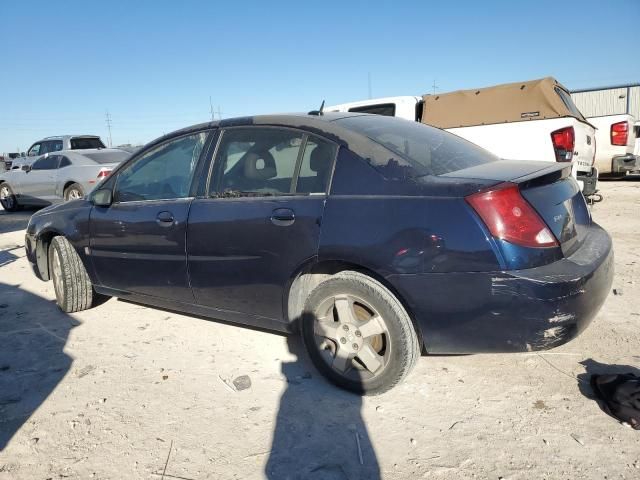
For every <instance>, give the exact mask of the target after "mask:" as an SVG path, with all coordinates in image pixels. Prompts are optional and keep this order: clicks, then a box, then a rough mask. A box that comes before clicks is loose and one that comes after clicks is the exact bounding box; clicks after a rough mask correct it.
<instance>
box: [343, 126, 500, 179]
mask: <svg viewBox="0 0 640 480" xmlns="http://www.w3.org/2000/svg"><path fill="white" fill-rule="evenodd" d="M335 122H336V123H337V124H339V125H341V126H343V127H345V128H348V129H350V130H352V131H354V132H357V133H360V134H361V135H364V136H366V137H368V138H369V139H371V140H373V141H374V142H376V143H378V144H380V145H382V146H383V147H385V148H386V149H387V150H388V151H390V152H392V153H393V154H395V155H396V156H397V157H396V158H384V159H369V163H371V165H372V166H373V167H374V168H375V169H377V170H378V171H380V172H381V173H382V174H383V175H384V176H386V177H387V178H399V177H404V176H408V177H422V176H427V175H444V174H446V173H450V172H455V171H457V170H462V169H465V168H469V167H474V166H476V165H481V164H484V163H489V162H494V161H497V160H499V158H498V157H496V156H495V155H493V154H492V153H489V152H488V151H486V150H485V149H483V148H480V147H478V146H477V145H474V144H473V143H471V142H468V141H467V140H464V139H462V138H460V137H458V136H457V135H453V134H452V133H449V132H445V131H444V130H440V129H438V128H434V127H430V126H428V125H425V124H422V123H417V122H412V121H407V120H401V119H397V118H387V117H383V116H368V115H362V116H357V117H345V118H341V119H338V120H335Z"/></svg>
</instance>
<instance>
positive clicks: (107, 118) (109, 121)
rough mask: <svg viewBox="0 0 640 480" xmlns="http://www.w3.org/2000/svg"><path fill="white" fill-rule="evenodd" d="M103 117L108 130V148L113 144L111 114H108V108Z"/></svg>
mask: <svg viewBox="0 0 640 480" xmlns="http://www.w3.org/2000/svg"><path fill="white" fill-rule="evenodd" d="M105 118H106V121H107V129H108V130H109V148H111V147H112V146H113V142H112V141H111V115H110V114H109V110H107V113H106V114H105Z"/></svg>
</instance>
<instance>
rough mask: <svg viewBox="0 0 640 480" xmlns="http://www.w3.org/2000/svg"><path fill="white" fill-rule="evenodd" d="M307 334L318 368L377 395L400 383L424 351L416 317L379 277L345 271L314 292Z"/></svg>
mask: <svg viewBox="0 0 640 480" xmlns="http://www.w3.org/2000/svg"><path fill="white" fill-rule="evenodd" d="M301 327H302V337H303V341H304V344H305V347H306V349H307V351H308V353H309V356H310V357H311V360H312V362H313V363H314V365H315V366H316V368H317V369H318V370H319V371H320V372H321V373H322V374H323V375H325V376H326V377H327V378H328V379H329V380H330V381H332V382H333V383H335V384H336V385H338V386H340V387H342V388H345V389H347V390H351V391H353V392H356V393H360V394H367V395H377V394H380V393H383V392H385V391H387V390H389V389H390V388H392V387H394V386H395V385H396V384H398V383H400V382H401V381H402V380H403V379H404V378H405V377H406V376H407V375H408V374H409V372H410V371H411V369H412V368H413V367H414V365H415V363H416V361H417V359H418V357H419V356H420V344H419V342H418V336H417V334H416V331H415V329H414V326H413V323H412V322H411V319H410V318H409V315H408V314H407V312H406V311H405V309H404V307H403V306H402V304H401V303H400V301H398V299H397V298H396V297H395V296H394V295H393V294H392V293H391V292H390V291H389V290H387V289H386V288H385V287H384V286H383V285H382V284H380V283H379V282H377V281H376V280H374V279H372V278H370V277H368V276H366V275H364V274H362V273H359V272H353V271H344V272H340V273H338V274H336V275H334V276H332V277H330V278H329V279H327V280H325V281H324V282H322V283H321V284H320V285H318V286H317V287H316V288H315V289H314V290H313V291H312V292H311V294H310V295H309V297H308V299H307V301H306V304H305V308H304V312H303V317H302V325H301Z"/></svg>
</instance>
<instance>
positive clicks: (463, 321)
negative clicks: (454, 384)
mask: <svg viewBox="0 0 640 480" xmlns="http://www.w3.org/2000/svg"><path fill="white" fill-rule="evenodd" d="M314 113H315V114H306V115H305V114H300V115H274V116H256V117H245V118H238V119H230V120H224V121H221V122H213V123H207V124H202V125H197V126H193V127H190V128H187V129H184V130H180V131H177V132H175V133H172V134H170V135H167V136H164V137H162V138H160V139H158V140H156V141H154V142H152V143H150V144H149V145H147V146H145V148H143V149H142V150H140V151H139V152H137V153H136V154H135V155H134V156H133V157H132V158H130V159H129V160H128V161H126V162H124V163H123V164H122V165H120V166H119V167H118V168H117V169H115V170H114V172H113V173H112V174H111V175H110V176H109V177H108V178H107V179H105V180H104V181H103V182H102V183H101V184H100V185H99V186H98V187H97V188H96V189H95V190H94V191H93V193H92V194H91V195H89V196H88V198H86V199H81V200H75V201H71V202H67V203H64V204H61V205H56V206H52V207H49V208H46V209H44V210H41V211H39V212H37V213H36V214H34V215H33V216H32V218H31V220H30V222H29V225H28V228H27V233H26V250H27V256H28V259H29V261H30V263H31V265H32V267H33V269H34V271H35V274H36V275H37V276H38V277H39V278H40V279H42V280H49V279H52V280H53V285H54V287H55V293H56V298H57V302H58V305H59V306H60V308H62V310H64V311H66V312H75V311H79V310H83V309H86V308H89V307H91V306H92V304H93V303H94V302H95V301H96V299H97V298H99V297H100V296H104V295H108V296H114V297H122V298H126V299H128V300H131V301H134V302H139V303H143V304H147V305H152V306H157V307H160V308H167V309H171V310H177V311H182V312H186V313H191V314H195V315H199V316H205V317H210V318H212V319H220V320H223V321H228V322H235V323H238V324H241V325H250V326H255V327H260V328H264V329H271V330H277V331H284V332H295V331H300V332H301V335H302V339H303V341H304V344H305V346H306V348H307V350H308V353H309V355H310V357H311V359H312V361H313V362H314V364H315V365H316V367H317V368H318V370H319V371H320V372H322V373H323V374H324V375H325V376H326V377H328V378H329V379H330V380H331V381H333V382H334V383H336V384H338V385H340V386H342V387H344V388H347V389H350V390H352V391H355V392H359V393H367V394H376V393H381V392H383V391H385V390H388V389H389V388H391V387H393V386H394V385H396V384H397V383H398V382H400V381H401V380H402V379H403V378H405V376H406V375H407V374H408V373H409V372H410V371H411V369H412V367H413V366H414V364H415V363H416V361H417V360H418V358H419V357H420V356H421V354H431V353H444V354H456V353H476V352H522V351H530V350H539V349H547V348H551V347H553V346H556V345H559V344H561V343H563V342H566V341H568V340H570V339H571V338H573V337H575V336H576V335H577V334H578V333H579V332H580V331H581V330H582V329H584V328H585V327H586V325H587V324H588V323H589V321H590V320H591V319H592V318H593V316H594V315H595V314H596V312H597V311H598V309H599V308H600V307H601V305H602V303H603V302H604V300H605V297H606V296H607V292H608V291H609V288H610V285H611V282H612V276H613V251H612V245H611V239H610V237H609V235H608V234H607V233H606V232H605V231H604V230H603V229H602V228H600V227H599V226H598V225H597V224H596V223H594V222H593V221H592V219H591V216H590V214H589V210H588V209H587V205H586V204H585V200H584V198H583V196H582V195H581V193H580V189H579V187H578V184H577V183H576V181H575V180H574V179H573V178H572V177H571V172H570V168H571V166H570V165H567V164H565V163H558V164H549V163H548V162H536V161H509V160H501V159H498V158H496V157H495V156H493V155H491V154H490V153H488V152H487V151H485V150H483V149H481V148H478V147H476V146H475V145H473V144H471V143H468V142H467V141H465V140H462V139H461V138H459V137H457V136H455V135H452V134H449V133H447V132H444V131H442V130H438V129H436V128H433V127H429V126H426V125H423V124H419V123H416V122H410V121H406V120H401V119H397V118H390V117H382V116H376V115H366V114H348V113H347V114H325V115H321V114H318V113H317V112H314Z"/></svg>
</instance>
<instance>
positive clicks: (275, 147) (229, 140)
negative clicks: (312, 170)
mask: <svg viewBox="0 0 640 480" xmlns="http://www.w3.org/2000/svg"><path fill="white" fill-rule="evenodd" d="M303 137H304V134H303V133H302V132H299V131H295V130H288V129H280V128H253V127H251V128H236V129H229V130H226V131H224V132H223V134H222V139H221V141H220V145H219V147H218V153H217V155H216V159H215V164H214V168H215V170H214V174H213V177H212V178H213V181H212V182H211V186H210V191H209V193H210V195H212V196H243V195H281V194H289V193H295V190H294V184H293V179H294V176H295V173H296V165H297V164H298V157H299V155H300V148H301V146H302V141H303Z"/></svg>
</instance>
